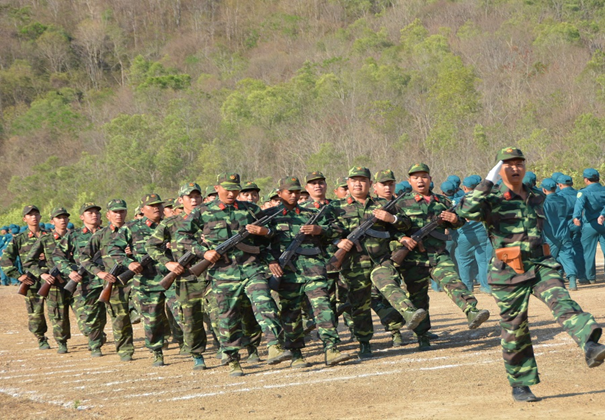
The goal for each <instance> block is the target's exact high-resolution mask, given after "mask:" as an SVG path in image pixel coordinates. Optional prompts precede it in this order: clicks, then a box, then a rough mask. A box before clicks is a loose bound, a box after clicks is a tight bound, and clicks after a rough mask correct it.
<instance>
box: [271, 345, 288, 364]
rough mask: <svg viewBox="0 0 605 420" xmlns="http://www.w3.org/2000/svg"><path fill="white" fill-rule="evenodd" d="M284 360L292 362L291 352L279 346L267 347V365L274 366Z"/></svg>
mask: <svg viewBox="0 0 605 420" xmlns="http://www.w3.org/2000/svg"><path fill="white" fill-rule="evenodd" d="M286 360H292V352H291V351H290V350H284V349H282V348H281V346H280V345H279V344H273V345H271V346H269V354H268V355H267V364H268V365H276V364H278V363H281V362H285V361H286Z"/></svg>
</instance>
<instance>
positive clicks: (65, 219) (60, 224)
mask: <svg viewBox="0 0 605 420" xmlns="http://www.w3.org/2000/svg"><path fill="white" fill-rule="evenodd" d="M68 223H69V216H68V215H66V214H60V215H58V216H57V217H53V225H55V229H56V230H57V231H58V232H63V231H64V230H66V229H67V224H68Z"/></svg>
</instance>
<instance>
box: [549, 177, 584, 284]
mask: <svg viewBox="0 0 605 420" xmlns="http://www.w3.org/2000/svg"><path fill="white" fill-rule="evenodd" d="M553 179H554V178H553ZM555 182H557V190H558V192H557V194H558V195H560V196H561V197H564V198H565V199H566V200H567V202H568V203H569V205H570V213H569V215H568V216H567V219H568V223H567V224H568V225H569V234H570V235H571V242H572V252H573V260H574V264H575V265H576V271H577V273H578V282H579V283H588V281H587V280H586V270H585V269H584V248H582V227H581V226H576V225H575V224H574V222H573V211H574V207H575V205H576V201H577V199H578V191H577V190H576V189H575V188H574V187H573V179H572V178H571V177H570V176H569V175H563V174H561V175H559V176H558V177H557V179H556V180H555Z"/></svg>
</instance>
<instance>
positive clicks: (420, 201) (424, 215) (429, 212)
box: [391, 191, 465, 267]
mask: <svg viewBox="0 0 605 420" xmlns="http://www.w3.org/2000/svg"><path fill="white" fill-rule="evenodd" d="M428 197H429V200H428V201H427V200H426V199H425V197H424V196H423V195H422V194H418V193H416V192H413V191H412V192H411V193H407V194H406V195H405V196H404V197H403V198H402V199H401V200H399V201H398V202H397V204H396V205H395V208H396V209H397V214H398V216H400V215H401V214H404V215H406V216H407V217H409V220H410V223H411V225H410V228H409V230H408V231H407V233H406V234H407V236H410V235H412V234H414V233H415V232H416V231H418V230H420V229H421V228H423V227H424V226H426V225H427V224H429V223H430V222H432V221H433V220H435V219H436V218H437V217H439V215H440V214H441V212H443V211H444V210H447V209H449V208H451V207H452V202H451V201H450V200H449V199H448V198H447V197H445V196H444V195H440V194H434V193H431V195H430V196H428ZM464 223H465V220H464V219H463V218H462V217H458V222H457V223H455V224H452V223H449V222H444V223H443V224H440V225H439V226H438V227H437V228H436V229H435V230H434V231H433V232H432V233H431V234H430V235H429V236H427V237H426V238H424V239H423V240H422V245H423V247H424V249H425V251H424V252H421V251H420V249H419V247H416V248H414V250H412V251H411V252H410V253H409V254H408V255H407V257H406V258H405V262H406V263H410V264H415V265H421V266H425V267H429V266H432V265H435V264H436V262H435V257H436V256H437V255H441V254H447V251H446V249H445V240H446V238H447V235H446V233H445V229H458V228H459V227H461V226H463V225H464ZM396 239H399V238H396ZM402 246H403V245H402V244H401V243H399V241H393V242H392V243H391V247H392V248H393V250H394V249H397V248H399V247H402Z"/></svg>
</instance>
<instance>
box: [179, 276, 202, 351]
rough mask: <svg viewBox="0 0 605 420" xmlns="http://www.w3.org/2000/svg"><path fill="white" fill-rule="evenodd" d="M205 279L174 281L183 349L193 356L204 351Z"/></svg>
mask: <svg viewBox="0 0 605 420" xmlns="http://www.w3.org/2000/svg"><path fill="white" fill-rule="evenodd" d="M206 285H207V282H206V281H205V280H203V281H200V280H197V279H196V280H195V281H185V280H183V279H179V280H177V282H176V285H175V286H176V290H175V291H176V296H177V299H178V302H179V305H180V309H181V314H180V320H181V325H182V326H183V340H184V344H183V347H184V351H186V352H188V353H190V354H191V355H193V356H196V355H200V354H202V353H203V352H204V351H206V330H204V294H205V291H206Z"/></svg>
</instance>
